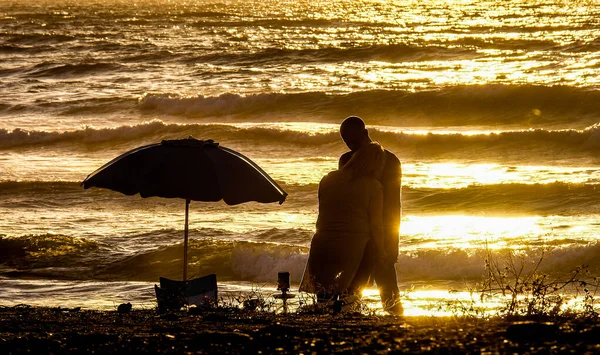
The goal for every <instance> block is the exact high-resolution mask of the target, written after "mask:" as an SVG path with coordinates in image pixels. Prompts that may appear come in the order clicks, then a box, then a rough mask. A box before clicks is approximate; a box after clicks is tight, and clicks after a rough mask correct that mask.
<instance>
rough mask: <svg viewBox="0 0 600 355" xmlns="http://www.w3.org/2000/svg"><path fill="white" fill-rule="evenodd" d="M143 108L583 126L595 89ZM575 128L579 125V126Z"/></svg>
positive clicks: (173, 100)
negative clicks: (353, 115) (352, 115)
mask: <svg viewBox="0 0 600 355" xmlns="http://www.w3.org/2000/svg"><path fill="white" fill-rule="evenodd" d="M139 107H140V108H141V109H142V110H145V111H151V112H156V113H164V114H169V115H180V116H185V117H189V118H194V117H196V118H202V117H239V118H246V119H247V118H252V117H255V116H257V117H262V119H263V120H264V117H270V118H278V119H285V118H286V117H287V115H291V114H294V115H301V117H306V118H309V119H310V120H311V121H312V120H317V121H324V122H332V123H339V121H340V119H341V118H343V117H346V116H348V115H351V114H355V115H359V116H362V117H365V118H368V121H369V124H379V125H388V126H397V127H408V126H413V127H419V126H420V127H423V126H425V127H427V126H433V127H435V126H506V125H519V126H522V127H536V126H540V125H544V126H545V127H548V126H552V125H563V126H565V127H573V126H582V125H583V127H585V126H589V125H590V124H593V123H596V122H598V121H599V118H600V117H599V115H598V112H600V91H596V90H589V89H584V88H574V87H566V86H565V87H562V86H555V87H545V86H533V85H530V86H509V85H475V86H456V87H448V88H444V89H440V90H431V91H420V92H409V91H402V90H396V91H386V90H373V91H362V92H354V93H350V94H344V95H331V94H327V93H324V92H305V93H290V94H281V93H265V94H255V95H245V96H244V95H239V94H233V93H228V94H222V95H220V96H197V97H178V96H169V95H155V94H146V95H144V96H143V97H142V98H140V102H139ZM583 127H581V128H583Z"/></svg>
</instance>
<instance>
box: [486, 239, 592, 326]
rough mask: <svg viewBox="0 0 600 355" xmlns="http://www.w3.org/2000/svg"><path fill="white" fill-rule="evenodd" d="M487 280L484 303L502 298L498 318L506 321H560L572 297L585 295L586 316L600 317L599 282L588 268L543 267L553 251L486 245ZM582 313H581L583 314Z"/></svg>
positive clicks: (584, 312)
mask: <svg viewBox="0 0 600 355" xmlns="http://www.w3.org/2000/svg"><path fill="white" fill-rule="evenodd" d="M485 252H486V257H485V277H484V279H483V282H482V284H481V288H480V299H481V301H482V302H485V301H489V300H492V299H497V298H499V297H500V298H501V299H503V300H504V304H503V305H502V306H501V307H500V308H499V309H498V315H499V316H503V317H506V318H511V317H526V318H556V317H558V316H561V315H563V314H564V313H565V311H567V310H568V307H566V303H567V300H568V296H567V295H568V294H569V293H570V294H574V295H575V297H577V296H578V295H581V294H582V293H583V296H584V297H583V300H584V307H583V313H582V314H583V315H584V316H585V317H597V316H598V313H597V311H596V300H597V297H596V296H597V291H598V287H599V283H598V282H599V280H598V278H595V277H593V276H592V275H591V273H590V272H589V270H588V267H587V266H586V265H580V266H577V267H576V268H574V269H572V270H568V271H566V272H560V273H556V272H555V273H552V274H551V273H549V272H545V271H543V270H542V268H541V266H542V264H543V262H544V260H546V258H547V257H548V255H550V254H551V252H552V248H550V247H546V246H543V247H541V248H539V249H537V250H531V249H524V250H523V249H521V250H517V249H513V248H506V249H504V250H499V251H492V250H491V249H490V248H488V247H487V245H486V250H485ZM579 313H580V314H581V312H579Z"/></svg>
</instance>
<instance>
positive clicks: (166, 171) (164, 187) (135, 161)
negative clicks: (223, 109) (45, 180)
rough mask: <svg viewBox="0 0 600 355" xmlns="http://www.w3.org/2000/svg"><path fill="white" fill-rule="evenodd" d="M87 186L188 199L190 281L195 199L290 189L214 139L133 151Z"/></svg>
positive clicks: (250, 197) (271, 198)
mask: <svg viewBox="0 0 600 355" xmlns="http://www.w3.org/2000/svg"><path fill="white" fill-rule="evenodd" d="M81 184H82V185H83V187H84V188H85V189H88V188H90V187H100V188H106V189H110V190H114V191H118V192H121V193H123V194H125V195H135V194H138V193H139V194H140V196H141V197H152V196H158V197H166V198H181V199H184V200H185V229H184V247H183V249H184V257H183V280H184V281H185V280H187V255H188V251H187V249H188V215H189V205H190V201H206V202H210V201H220V200H223V201H224V202H225V203H226V204H228V205H237V204H240V203H243V202H249V201H256V202H261V203H270V202H279V204H282V203H283V201H285V198H286V196H287V193H286V192H285V191H283V189H282V188H281V187H279V185H277V183H276V182H275V181H273V179H271V177H270V176H269V175H268V174H267V173H266V172H264V171H263V170H262V169H261V168H260V167H259V166H258V165H256V163H254V162H253V161H252V160H250V159H248V158H246V157H245V156H243V155H242V154H240V153H238V152H236V151H234V150H232V149H228V148H225V147H223V146H221V145H219V143H216V142H214V141H212V140H205V141H203V140H198V139H195V138H192V137H190V138H187V139H179V140H163V141H162V142H161V143H156V144H150V145H146V146H143V147H139V148H136V149H133V150H131V151H128V152H126V153H124V154H122V155H120V156H118V157H116V158H115V159H113V160H111V161H110V162H108V163H106V164H105V165H104V166H102V167H100V168H99V169H98V170H96V171H94V172H93V173H91V174H90V175H88V177H87V178H86V179H85V180H84V181H83V182H82V183H81Z"/></svg>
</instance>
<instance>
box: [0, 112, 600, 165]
mask: <svg viewBox="0 0 600 355" xmlns="http://www.w3.org/2000/svg"><path fill="white" fill-rule="evenodd" d="M370 133H371V136H372V137H373V138H374V139H376V140H378V141H379V142H381V144H382V145H383V146H385V147H387V148H389V149H392V150H393V151H394V152H395V153H396V154H398V155H399V156H402V157H403V158H405V159H408V158H417V159H426V158H437V159H439V158H452V157H460V156H461V154H462V155H470V156H471V158H472V157H473V155H475V156H476V155H481V156H485V157H486V159H488V161H493V160H494V159H495V157H497V158H498V159H507V158H510V157H511V156H512V157H513V160H515V161H520V159H526V158H527V156H529V159H531V157H532V156H533V155H537V157H538V158H542V157H545V158H546V159H553V160H555V159H557V158H569V157H571V158H582V157H586V156H587V157H589V158H593V157H595V156H597V154H598V151H599V150H600V124H594V125H592V126H589V127H587V128H585V129H582V130H576V129H559V130H549V129H527V130H515V131H506V132H497V133H480V134H461V133H458V132H457V133H443V132H441V133H436V132H435V131H431V132H430V133H427V134H414V133H410V132H402V131H393V130H392V131H390V130H388V129H384V128H371V129H370ZM189 136H193V137H195V138H197V139H213V140H215V141H217V142H221V143H223V144H232V143H236V144H244V145H247V146H250V145H267V146H277V147H279V148H281V149H284V150H285V149H289V150H295V149H296V148H295V147H298V146H303V147H313V148H318V149H320V150H321V155H323V154H324V155H327V153H328V151H329V150H331V152H333V153H335V154H336V155H337V154H339V151H340V145H341V144H342V143H341V141H340V139H339V134H338V133H337V130H336V129H331V130H330V131H325V132H323V133H312V132H303V131H299V130H293V129H289V128H285V127H283V128H274V127H272V126H271V127H261V126H260V125H254V126H247V125H241V126H236V125H230V124H199V123H195V124H168V123H164V122H162V121H158V120H154V121H151V122H145V123H142V124H137V125H125V126H120V127H116V128H92V127H85V128H83V129H80V130H75V131H67V132H48V131H35V130H32V131H28V130H23V129H14V130H10V131H9V130H6V129H0V149H17V148H26V147H32V146H41V145H44V146H46V147H47V148H48V147H51V146H53V145H62V144H74V145H82V146H90V147H93V146H98V147H102V146H103V145H107V144H112V145H114V144H125V145H126V146H130V147H131V148H133V147H135V146H138V145H141V144H146V143H149V142H152V143H154V142H157V141H160V140H162V139H178V138H184V137H189ZM538 154H539V155H538ZM509 160H510V159H509Z"/></svg>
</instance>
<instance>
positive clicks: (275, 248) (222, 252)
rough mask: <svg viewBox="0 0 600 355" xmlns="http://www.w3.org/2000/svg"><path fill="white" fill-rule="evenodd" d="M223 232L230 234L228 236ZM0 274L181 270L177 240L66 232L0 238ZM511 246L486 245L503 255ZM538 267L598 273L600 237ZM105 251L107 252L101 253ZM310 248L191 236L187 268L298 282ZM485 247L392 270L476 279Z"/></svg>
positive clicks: (175, 273)
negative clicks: (105, 239)
mask: <svg viewBox="0 0 600 355" xmlns="http://www.w3.org/2000/svg"><path fill="white" fill-rule="evenodd" d="M225 238H227V236H225ZM0 246H2V248H0V250H2V252H1V254H0V262H1V263H2V266H1V267H0V273H1V274H5V275H11V274H13V275H14V274H20V275H28V276H29V277H42V278H48V277H54V278H61V279H64V278H70V279H96V280H112V281H114V280H120V281H126V280H127V281H134V280H137V281H156V280H157V279H158V277H160V276H163V277H169V278H174V279H177V278H179V277H180V275H181V271H182V254H183V246H182V243H176V244H172V245H167V246H161V247H158V248H156V249H153V250H141V251H139V252H138V253H136V254H135V255H129V256H122V255H121V257H120V258H117V257H115V255H114V254H113V256H112V257H111V258H103V257H102V255H103V253H101V252H98V250H99V248H100V246H101V244H98V243H96V242H91V241H86V240H81V239H78V238H72V237H67V236H56V235H41V236H27V237H25V238H8V237H0ZM508 250H509V249H507V250H494V251H491V253H492V256H494V257H496V258H498V259H499V260H501V259H502V258H503V257H504V256H505V254H506V255H507V253H508ZM549 250H550V251H549V252H548V251H546V253H547V254H546V255H545V257H544V259H543V262H542V263H541V266H540V270H541V271H542V272H548V273H565V272H569V271H571V270H574V269H575V268H577V267H579V266H586V267H588V268H589V270H590V271H591V272H593V273H594V272H595V273H597V272H600V257H599V256H600V243H593V244H589V245H577V244H574V245H564V246H562V247H550V249H549ZM512 252H513V253H518V254H519V255H520V256H519V260H523V262H524V266H525V267H527V265H529V264H532V265H533V264H534V263H533V262H534V261H537V260H539V259H540V257H541V255H542V254H541V249H540V248H535V247H528V248H525V249H522V250H517V251H515V250H512ZM104 253H106V251H105V252H104ZM307 257H308V247H306V246H298V245H292V244H278V243H270V242H256V241H255V242H250V241H239V240H226V239H213V238H201V239H192V240H191V241H190V249H189V259H188V260H189V263H188V274H189V275H190V276H191V277H198V276H203V275H206V274H210V273H216V274H217V277H218V278H219V280H221V281H252V282H274V280H276V277H277V272H278V271H289V272H290V273H291V275H292V282H293V283H296V284H297V283H298V282H299V281H300V278H301V275H302V274H303V272H304V267H305V265H306V261H307ZM486 257H488V255H487V254H486V251H485V250H475V251H465V250H458V249H414V250H412V251H403V252H401V253H400V256H399V260H398V264H397V270H398V275H399V281H400V282H401V283H410V282H411V281H424V280H438V281H439V280H452V281H460V280H468V281H478V280H481V278H482V277H483V275H484V272H485V270H484V265H485V258H486Z"/></svg>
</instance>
